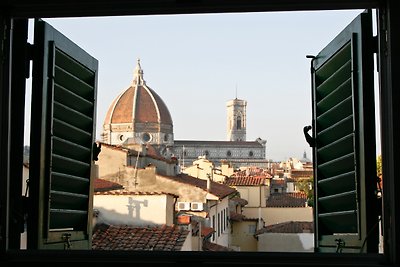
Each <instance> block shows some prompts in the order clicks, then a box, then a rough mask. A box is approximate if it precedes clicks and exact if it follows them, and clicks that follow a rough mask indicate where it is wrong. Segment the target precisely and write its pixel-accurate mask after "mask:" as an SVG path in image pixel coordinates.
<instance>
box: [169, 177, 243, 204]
mask: <svg viewBox="0 0 400 267" xmlns="http://www.w3.org/2000/svg"><path fill="white" fill-rule="evenodd" d="M162 177H165V178H168V179H170V180H173V181H176V182H179V183H185V184H190V185H193V186H195V187H198V188H201V189H203V190H204V191H207V181H206V180H203V179H199V178H196V177H193V176H190V175H187V174H184V173H181V174H178V175H176V176H162ZM235 192H236V189H234V188H232V187H229V186H227V185H224V184H220V183H216V182H213V181H211V187H210V193H211V194H213V195H215V196H217V197H218V198H220V199H222V198H224V197H227V196H229V195H230V194H233V193H235Z"/></svg>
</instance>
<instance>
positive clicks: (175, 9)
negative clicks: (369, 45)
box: [0, 0, 400, 266]
mask: <svg viewBox="0 0 400 267" xmlns="http://www.w3.org/2000/svg"><path fill="white" fill-rule="evenodd" d="M89 6H90V7H89ZM88 7H89V8H88ZM371 7H376V8H377V10H378V11H379V12H378V13H377V14H378V15H377V19H378V20H379V22H382V24H383V27H378V31H377V33H378V38H377V39H376V40H377V44H378V49H379V50H378V53H377V57H378V59H379V60H378V61H377V62H378V63H377V64H378V66H379V70H380V72H379V77H380V78H381V82H382V83H381V88H380V90H379V95H380V99H381V100H382V105H381V117H382V120H383V127H382V132H381V133H382V137H383V140H385V142H384V143H383V147H382V152H383V153H382V155H383V159H384V164H383V165H384V167H383V172H384V173H385V183H384V187H385V188H384V189H385V192H384V194H383V198H384V203H385V207H384V211H385V212H383V214H382V223H383V227H382V230H383V236H384V239H385V240H386V241H389V242H386V241H385V250H384V253H383V254H377V253H368V254H366V253H352V254H344V253H318V254H312V253H310V254H309V255H298V254H292V253H285V254H273V255H271V254H265V253H262V254H256V255H254V254H252V255H247V254H244V255H240V257H234V256H237V255H234V256H232V254H228V255H225V254H218V255H212V256H210V255H193V257H184V258H182V257H181V256H182V255H181V254H173V253H170V254H169V256H168V257H166V256H165V254H161V253H154V254H151V255H150V254H146V253H132V252H129V253H122V252H119V253H103V254H93V253H82V251H72V250H71V251H55V250H39V249H36V247H35V246H32V247H30V248H31V250H30V251H29V253H24V252H22V251H18V250H17V248H19V240H18V236H19V234H20V233H19V227H20V226H19V225H16V224H13V223H9V222H13V221H14V220H15V215H13V213H11V214H9V213H8V211H10V210H13V211H15V212H14V214H19V211H20V208H18V207H19V206H20V205H18V204H20V200H19V198H20V191H21V187H20V186H15V184H16V183H17V182H20V181H21V180H22V179H19V177H18V176H19V174H18V173H19V172H17V171H15V169H19V168H20V165H21V164H20V162H18V158H19V157H20V158H22V152H21V149H16V148H20V147H22V144H23V142H22V138H18V136H20V135H19V133H21V131H22V128H21V127H20V125H22V122H23V116H19V115H21V114H22V113H23V103H22V104H21V102H23V101H21V98H20V97H15V98H10V93H11V92H16V91H18V92H21V91H23V89H20V86H18V85H16V84H18V82H19V81H20V80H21V79H22V80H23V84H25V76H24V75H23V74H24V73H26V72H25V71H26V69H25V68H23V67H21V65H26V61H25V59H26V58H25V57H24V55H22V54H24V53H20V52H21V51H26V50H24V49H26V40H27V36H28V34H27V30H26V31H25V32H24V31H18V29H21V27H19V26H21V24H20V22H21V21H20V19H22V25H23V24H24V23H23V22H24V21H23V20H24V19H26V23H27V18H40V17H61V16H62V17H78V16H80V17H82V16H98V15H109V16H112V15H114V16H116V15H128V14H132V15H152V14H179V13H185V14H187V13H201V12H215V13H217V12H232V11H237V12H253V11H254V12H264V11H271V12H272V11H303V10H328V9H331V10H333V9H346V8H371ZM1 10H2V21H3V24H2V25H1V26H0V28H1V29H2V30H3V31H2V32H4V42H3V44H4V46H2V47H1V51H2V55H4V56H5V57H4V59H5V60H4V61H3V63H2V64H1V66H0V69H1V73H2V74H3V75H1V76H0V80H1V84H2V87H1V91H2V96H1V99H2V100H4V101H3V102H2V105H1V114H2V115H3V116H1V126H2V129H6V130H4V131H2V134H1V141H2V147H1V148H2V149H1V150H0V151H1V154H0V158H1V160H0V162H1V163H2V164H3V165H2V168H1V175H0V177H1V182H2V184H4V186H2V187H1V195H2V196H8V198H7V197H4V198H3V199H2V207H4V209H2V210H1V211H2V222H1V225H2V226H4V225H8V226H9V227H2V229H3V231H2V238H1V248H2V249H1V250H2V257H1V262H2V265H12V264H18V263H26V262H37V263H40V264H44V265H46V264H53V265H54V264H60V263H61V262H63V263H64V264H78V263H86V264H87V263H94V264H99V262H100V261H102V262H103V263H105V264H119V263H123V264H142V265H147V264H145V262H146V263H147V262H148V263H149V265H150V264H154V263H155V262H156V263H159V264H170V263H171V262H172V264H175V263H180V264H182V263H183V264H194V263H198V262H199V261H201V262H204V261H205V262H210V261H212V262H215V263H220V264H231V263H232V261H233V260H234V261H236V262H235V263H236V265H240V266H249V264H253V265H256V264H269V265H271V266H273V265H281V266H282V265H285V266H289V265H290V266H304V265H308V266H321V265H324V264H326V263H327V262H329V263H330V265H332V266H366V265H369V266H398V264H399V258H398V255H399V254H400V253H399V246H398V245H397V244H400V242H399V236H400V235H399V233H398V230H399V229H398V228H396V227H391V226H393V225H396V221H398V219H399V216H398V213H399V209H398V205H396V203H399V197H400V196H399V194H395V192H393V191H396V189H397V187H398V186H397V185H398V183H397V181H398V180H397V177H398V176H399V175H398V172H399V169H398V168H396V167H395V166H396V163H397V162H399V156H400V153H399V146H398V145H397V144H398V137H399V135H398V134H399V129H400V127H399V120H398V117H397V116H396V114H399V105H398V104H397V101H396V100H398V99H399V90H395V88H398V87H399V79H396V77H399V74H400V68H399V62H400V60H399V58H398V57H399V53H398V51H397V49H399V47H400V45H399V40H400V39H399V38H398V37H399V36H400V34H399V27H396V26H395V25H399V21H400V17H399V16H396V13H397V11H398V5H396V2H394V1H393V0H382V1H380V0H379V1H370V2H360V1H354V0H353V1H345V2H344V1H334V2H333V1H331V2H329V1H298V2H296V3H294V2H291V1H289V2H282V1H259V2H257V3H248V1H247V2H246V1H238V2H236V1H235V2H233V1H230V2H222V3H221V4H220V5H212V4H210V3H208V2H206V3H201V4H193V5H191V4H188V5H185V6H184V7H182V5H181V3H180V2H171V3H161V2H151V1H149V2H148V3H144V2H136V1H124V2H120V3H114V4H113V5H110V4H109V3H108V2H104V1H85V2H82V1H74V2H72V4H71V2H69V3H68V4H67V3H65V2H57V3H54V4H52V5H49V4H48V3H47V2H43V1H35V0H32V1H30V2H29V5H27V4H26V2H24V1H8V2H4V3H1ZM10 25H13V27H11V26H10ZM353 36H354V35H353ZM16 37H18V38H16ZM11 47H12V49H11ZM18 47H19V48H21V47H23V49H22V50H21V49H19V48H18ZM11 55H13V56H11ZM14 55H16V56H17V57H15V56H14ZM18 62H19V64H18ZM21 62H22V63H21ZM35 63H36V62H35ZM10 65H13V66H15V67H16V68H10V67H9V66H10ZM38 65H39V66H40V64H38ZM42 65H43V64H42ZM10 77H13V78H16V79H15V80H16V81H15V80H13V81H14V82H13V84H14V85H15V87H12V86H10V85H11V79H9V78H10ZM17 78H19V79H17ZM17 89H18V90H17ZM12 106H13V107H15V109H13V112H12V114H13V116H11V115H10V113H11V107H12ZM372 109H373V108H372ZM396 118H397V119H396ZM11 122H12V123H11ZM367 133H371V132H370V131H364V130H361V131H360V132H356V133H355V134H356V137H358V136H360V135H362V134H367ZM32 139H33V140H34V141H37V139H39V138H38V137H37V138H35V137H33V138H32ZM10 140H11V144H14V145H10ZM372 142H373V141H372ZM16 159H17V160H16ZM10 178H11V179H10ZM40 181H42V180H40ZM35 183H36V181H34V180H31V186H32V185H35ZM37 183H38V182H37ZM43 184H44V185H45V186H48V185H49V181H46V182H44V183H43ZM32 188H34V187H31V189H32ZM386 190H387V191H386ZM368 198H369V196H366V197H362V198H361V199H362V200H367V199H368ZM373 200H375V199H373ZM3 204H4V205H3ZM46 204H47V203H46ZM366 206H367V208H369V207H370V205H369V203H367V205H366ZM31 207H32V209H31V210H34V209H35V208H36V207H39V208H42V207H43V205H42V204H41V203H37V202H32V205H31ZM40 210H42V209H40ZM34 211H35V210H34ZM32 214H33V215H35V214H36V213H35V212H33V213H32ZM34 217H35V216H30V218H34ZM361 221H362V222H363V221H364V219H363V218H362V220H361ZM7 223H8V224H7ZM15 229H17V231H15ZM37 232H39V233H41V232H40V229H36V230H34V228H32V232H31V236H33V237H35V234H36V233H37ZM39 236H40V237H41V238H42V236H41V235H39ZM316 236H317V237H318V232H317V231H316ZM5 237H7V238H5ZM370 238H371V236H368V239H361V242H363V241H365V240H366V242H367V243H370ZM15 244H17V245H15ZM36 246H37V245H36ZM299 259H301V260H299Z"/></svg>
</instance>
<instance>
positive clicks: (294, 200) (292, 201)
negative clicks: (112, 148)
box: [267, 192, 307, 208]
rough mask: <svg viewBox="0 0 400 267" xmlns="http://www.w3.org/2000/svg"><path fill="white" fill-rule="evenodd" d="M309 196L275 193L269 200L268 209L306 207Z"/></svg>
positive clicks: (299, 193)
mask: <svg viewBox="0 0 400 267" xmlns="http://www.w3.org/2000/svg"><path fill="white" fill-rule="evenodd" d="M306 201H307V195H306V194H305V193H304V192H295V193H274V194H271V195H270V196H269V198H268V199H267V207H275V208H277V207H285V208H292V207H293V208H294V207H306Z"/></svg>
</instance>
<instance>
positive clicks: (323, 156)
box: [312, 11, 379, 252]
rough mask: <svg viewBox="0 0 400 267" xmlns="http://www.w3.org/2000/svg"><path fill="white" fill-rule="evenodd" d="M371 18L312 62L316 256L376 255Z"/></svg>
mask: <svg viewBox="0 0 400 267" xmlns="http://www.w3.org/2000/svg"><path fill="white" fill-rule="evenodd" d="M371 17H372V15H371V12H370V11H365V12H363V13H361V14H360V15H359V16H358V17H357V18H355V19H354V20H353V21H352V22H351V23H350V24H349V25H348V26H347V27H346V28H345V29H344V30H343V31H342V32H341V33H339V35H338V36H337V37H335V39H333V40H332V41H331V42H330V43H329V44H328V45H327V46H326V47H325V48H324V49H323V50H322V51H321V52H320V53H319V54H318V55H317V56H316V57H315V59H313V61H312V77H313V94H312V95H313V135H314V137H315V139H316V143H315V147H314V150H313V153H314V175H315V207H314V209H315V226H316V227H315V237H316V238H315V243H316V244H315V246H316V251H319V252H377V244H378V228H379V227H378V221H379V217H378V211H377V201H376V196H375V190H374V189H375V188H376V148H375V112H374V79H373V38H372V18H371Z"/></svg>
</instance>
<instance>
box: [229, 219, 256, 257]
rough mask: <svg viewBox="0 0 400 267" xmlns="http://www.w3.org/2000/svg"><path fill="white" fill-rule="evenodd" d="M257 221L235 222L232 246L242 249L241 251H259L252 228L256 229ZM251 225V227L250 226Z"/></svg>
mask: <svg viewBox="0 0 400 267" xmlns="http://www.w3.org/2000/svg"><path fill="white" fill-rule="evenodd" d="M256 223H257V222H256V221H241V222H233V224H232V240H231V246H233V247H240V251H257V249H258V248H257V239H256V238H255V237H254V232H251V231H250V230H251V228H252V227H254V229H256V228H255V227H256ZM250 225H251V226H250Z"/></svg>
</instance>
